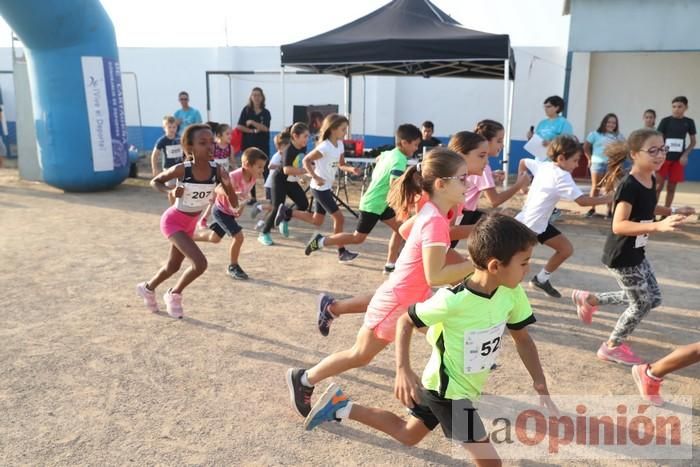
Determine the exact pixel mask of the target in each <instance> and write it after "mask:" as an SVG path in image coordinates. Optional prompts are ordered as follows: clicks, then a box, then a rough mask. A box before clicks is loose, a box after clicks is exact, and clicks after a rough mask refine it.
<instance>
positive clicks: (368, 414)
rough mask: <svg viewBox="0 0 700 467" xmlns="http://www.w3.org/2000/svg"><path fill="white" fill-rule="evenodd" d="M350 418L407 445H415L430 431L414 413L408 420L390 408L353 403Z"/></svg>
mask: <svg viewBox="0 0 700 467" xmlns="http://www.w3.org/2000/svg"><path fill="white" fill-rule="evenodd" d="M349 418H350V420H355V421H356V422H360V423H362V424H363V425H367V426H369V427H372V428H374V429H375V430H379V431H381V432H383V433H386V434H387V435H389V436H391V437H392V438H394V439H395V440H397V441H399V442H400V443H401V444H405V445H407V446H415V445H416V444H418V443H419V442H420V440H422V439H423V438H425V436H426V435H427V434H428V433H430V430H429V429H428V427H426V426H425V424H424V423H423V422H422V421H421V420H419V419H417V418H416V417H414V416H412V415H410V416H409V418H408V420H406V419H403V418H401V417H399V416H397V415H396V414H395V413H393V412H389V411H388V410H382V409H375V408H374V407H365V406H363V405H360V404H356V403H353V404H352V408H351V409H350V416H349Z"/></svg>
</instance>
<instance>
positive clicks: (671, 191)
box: [664, 182, 678, 208]
mask: <svg viewBox="0 0 700 467" xmlns="http://www.w3.org/2000/svg"><path fill="white" fill-rule="evenodd" d="M676 185H678V184H677V183H672V182H668V185H666V203H664V206H666V207H667V208H670V207H671V205H672V204H673V198H674V197H675V196H676Z"/></svg>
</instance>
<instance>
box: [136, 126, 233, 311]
mask: <svg viewBox="0 0 700 467" xmlns="http://www.w3.org/2000/svg"><path fill="white" fill-rule="evenodd" d="M213 139H214V138H213V135H212V132H211V130H210V129H209V127H208V126H207V125H202V124H194V125H190V126H188V127H187V128H185V131H184V132H183V133H182V137H181V144H182V149H183V151H184V153H185V154H186V155H187V156H190V157H192V160H187V161H185V162H183V163H181V164H177V165H174V166H172V167H170V168H169V169H166V170H164V171H163V172H161V173H159V174H158V175H156V176H155V177H154V178H153V180H151V186H152V187H153V188H155V189H156V190H158V191H160V192H161V193H168V192H169V191H172V192H173V197H174V198H175V204H174V205H173V206H171V207H170V208H168V209H167V210H166V211H165V212H164V213H163V216H162V217H161V219H160V231H161V232H162V233H163V235H164V236H165V237H166V238H167V239H168V240H169V241H170V253H169V256H168V259H167V261H166V263H165V264H164V265H163V266H162V267H161V268H160V269H159V270H158V272H157V273H156V274H155V275H154V276H153V277H152V278H151V279H150V280H148V281H147V282H141V283H140V284H138V285H137V286H136V292H137V293H138V295H139V296H140V297H141V298H142V299H143V301H144V303H145V305H146V307H147V308H148V309H149V310H151V311H152V312H154V313H155V312H158V303H157V301H156V295H155V289H156V287H158V286H159V285H160V284H161V283H162V282H163V281H165V280H166V279H168V278H169V277H171V276H172V275H173V274H175V273H176V272H177V271H179V270H180V266H182V261H183V260H184V259H185V258H187V259H189V260H190V262H191V265H190V266H189V267H188V268H187V269H186V270H185V272H184V273H183V274H182V276H180V278H179V279H178V280H177V282H176V283H175V285H174V286H173V287H172V288H170V289H168V291H167V292H165V294H164V295H163V300H164V301H165V306H166V309H167V311H168V314H169V315H170V316H172V317H173V318H182V316H183V309H182V291H183V290H184V289H185V287H187V286H188V285H189V284H190V283H191V282H192V281H194V280H195V279H196V278H198V277H199V276H201V275H202V273H204V271H205V270H206V269H207V258H206V257H205V256H204V253H202V250H200V249H199V247H198V246H197V244H196V243H195V242H194V240H193V239H192V236H193V234H194V231H195V228H196V226H197V219H198V218H199V215H200V214H201V212H202V211H203V210H204V209H205V208H206V207H207V206H208V205H209V202H210V200H211V199H213V196H214V190H215V188H216V187H217V186H221V187H222V188H223V190H224V191H225V192H226V194H227V196H228V198H229V202H230V203H231V206H233V207H234V208H235V207H238V200H237V198H236V193H234V191H233V189H232V188H231V184H230V181H229V178H228V174H227V173H226V172H225V171H224V170H223V169H222V168H221V167H218V166H217V165H216V163H214V161H212V160H211V151H212V143H213ZM175 179H177V180H178V184H177V187H175V188H173V189H170V188H168V186H167V185H166V183H167V182H168V181H169V180H175Z"/></svg>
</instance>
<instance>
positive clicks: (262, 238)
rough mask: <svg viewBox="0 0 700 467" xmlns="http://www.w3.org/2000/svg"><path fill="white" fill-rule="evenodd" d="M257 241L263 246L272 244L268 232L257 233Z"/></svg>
mask: <svg viewBox="0 0 700 467" xmlns="http://www.w3.org/2000/svg"><path fill="white" fill-rule="evenodd" d="M258 242H260V243H262V244H263V245H265V246H270V245H272V237H270V234H269V233H261V234H260V235H258Z"/></svg>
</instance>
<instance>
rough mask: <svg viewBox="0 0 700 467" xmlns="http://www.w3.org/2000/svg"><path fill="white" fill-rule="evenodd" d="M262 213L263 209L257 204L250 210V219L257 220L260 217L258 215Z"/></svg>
mask: <svg viewBox="0 0 700 467" xmlns="http://www.w3.org/2000/svg"><path fill="white" fill-rule="evenodd" d="M261 212H262V209H260V205H259V204H256V205H254V206H252V207H251V208H250V218H251V219H253V220H255V218H256V217H258V214H260V213H261Z"/></svg>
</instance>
